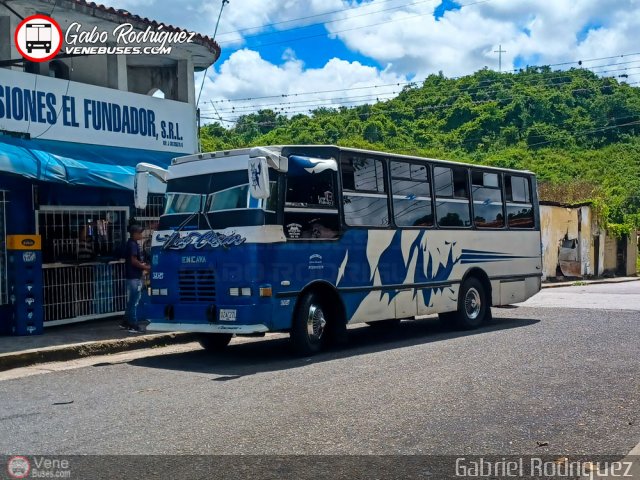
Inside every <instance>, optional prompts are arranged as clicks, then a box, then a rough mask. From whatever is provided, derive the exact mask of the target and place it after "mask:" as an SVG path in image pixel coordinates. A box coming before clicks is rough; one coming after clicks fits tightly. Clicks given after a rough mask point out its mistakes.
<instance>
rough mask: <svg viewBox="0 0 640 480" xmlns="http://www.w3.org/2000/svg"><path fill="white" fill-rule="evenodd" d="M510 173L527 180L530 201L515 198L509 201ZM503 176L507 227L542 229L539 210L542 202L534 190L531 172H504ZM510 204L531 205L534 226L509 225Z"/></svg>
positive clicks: (512, 175) (515, 229)
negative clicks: (508, 182) (507, 177)
mask: <svg viewBox="0 0 640 480" xmlns="http://www.w3.org/2000/svg"><path fill="white" fill-rule="evenodd" d="M507 175H509V176H511V177H519V178H524V180H525V182H527V185H528V186H529V200H530V202H529V203H526V202H515V201H513V200H511V201H508V200H507V179H506V176H507ZM502 176H503V177H504V178H503V189H504V197H503V204H504V213H505V217H504V219H505V223H506V225H507V228H508V229H509V230H514V231H525V232H528V231H533V230H536V231H538V230H540V219H539V217H538V215H539V213H536V212H539V211H540V203H539V201H538V194H537V192H536V191H534V189H533V186H534V185H533V183H534V182H533V177H532V176H531V175H529V174H525V173H520V172H517V173H516V172H502ZM512 188H513V187H512ZM508 204H512V205H528V206H530V207H531V210H532V213H533V226H532V227H511V225H509V213H508V212H509V210H508V207H509V205H508ZM536 205H538V208H535V206H536Z"/></svg>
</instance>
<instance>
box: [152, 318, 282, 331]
mask: <svg viewBox="0 0 640 480" xmlns="http://www.w3.org/2000/svg"><path fill="white" fill-rule="evenodd" d="M147 331H151V332H197V333H232V334H237V335H250V334H252V333H264V332H268V331H269V329H268V328H267V326H266V325H261V324H254V325H223V324H217V323H215V324H214V323H212V324H202V323H178V322H154V321H153V320H151V323H150V324H149V325H147Z"/></svg>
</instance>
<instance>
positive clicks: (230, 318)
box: [220, 308, 236, 322]
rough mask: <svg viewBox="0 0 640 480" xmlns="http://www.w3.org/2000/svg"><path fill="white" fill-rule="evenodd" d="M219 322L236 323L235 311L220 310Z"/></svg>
mask: <svg viewBox="0 0 640 480" xmlns="http://www.w3.org/2000/svg"><path fill="white" fill-rule="evenodd" d="M220 321H221V322H235V321H236V311H235V310H231V309H225V308H221V309H220Z"/></svg>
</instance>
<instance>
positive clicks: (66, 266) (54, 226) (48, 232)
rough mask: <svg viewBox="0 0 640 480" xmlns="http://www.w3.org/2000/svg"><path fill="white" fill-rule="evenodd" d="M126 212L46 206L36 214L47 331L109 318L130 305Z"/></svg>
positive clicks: (121, 210) (120, 209)
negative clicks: (122, 253) (125, 257)
mask: <svg viewBox="0 0 640 480" xmlns="http://www.w3.org/2000/svg"><path fill="white" fill-rule="evenodd" d="M128 213H129V209H128V208H126V207H57V206H43V207H41V208H40V210H38V211H36V230H37V233H39V234H40V235H41V236H42V253H43V262H44V265H43V290H44V292H43V293H44V321H45V326H50V325H57V324H62V323H70V322H76V321H82V320H87V319H93V318H99V317H101V316H109V315H113V314H115V313H120V312H123V311H124V309H125V305H126V280H125V266H124V261H123V260H122V259H118V258H117V257H118V253H119V252H120V250H121V246H122V245H124V242H125V241H126V239H127V223H128V218H127V217H128Z"/></svg>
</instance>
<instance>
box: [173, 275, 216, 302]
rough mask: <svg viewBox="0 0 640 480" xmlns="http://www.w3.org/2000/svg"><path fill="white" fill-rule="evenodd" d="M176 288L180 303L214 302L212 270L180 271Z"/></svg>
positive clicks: (214, 285) (214, 278)
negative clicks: (177, 287) (178, 288)
mask: <svg viewBox="0 0 640 480" xmlns="http://www.w3.org/2000/svg"><path fill="white" fill-rule="evenodd" d="M178 286H179V287H180V301H181V302H215V301H216V275H215V273H214V271H213V270H181V271H180V272H179V280H178Z"/></svg>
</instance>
